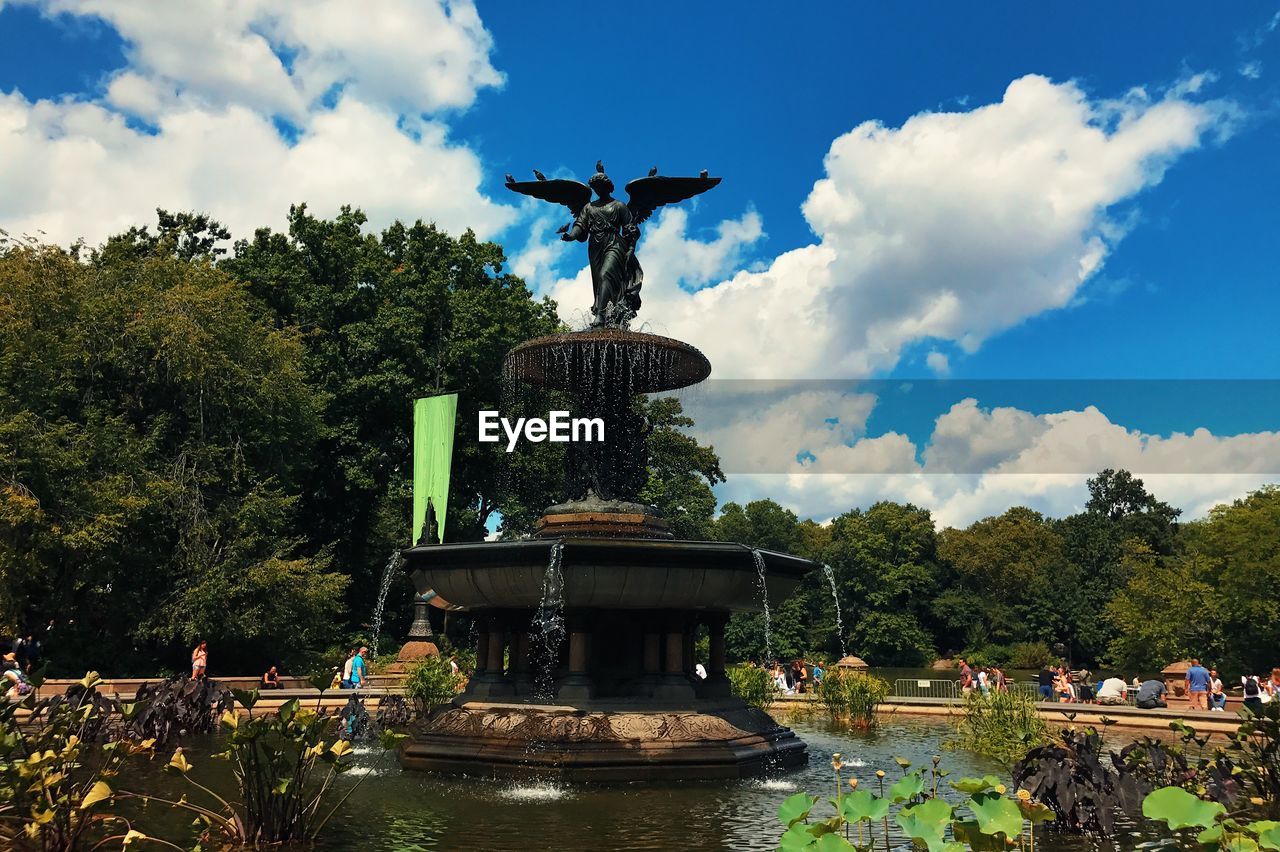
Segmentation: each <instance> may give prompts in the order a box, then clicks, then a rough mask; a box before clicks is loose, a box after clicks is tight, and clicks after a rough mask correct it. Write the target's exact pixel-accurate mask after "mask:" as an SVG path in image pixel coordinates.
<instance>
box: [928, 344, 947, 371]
mask: <svg viewBox="0 0 1280 852" xmlns="http://www.w3.org/2000/svg"><path fill="white" fill-rule="evenodd" d="M924 363H925V366H927V367H928V368H929V369H930V370H932V371H933V373H934V375H935V376H945V375H947V373H950V372H951V359H949V358H948V357H947V355H946V353H945V352H939V351H938V350H936V349H935V350H934V351H932V352H930V353H929V354H928V355H926V356H925V359H924Z"/></svg>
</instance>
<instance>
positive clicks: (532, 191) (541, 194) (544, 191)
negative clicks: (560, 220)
mask: <svg viewBox="0 0 1280 852" xmlns="http://www.w3.org/2000/svg"><path fill="white" fill-rule="evenodd" d="M507 189H509V190H511V191H512V192H518V193H520V194H521V195H530V196H532V197H534V198H537V199H540V200H542V201H552V202H555V203H556V204H563V205H564V206H565V207H568V208H569V211H570V212H571V213H573V215H574V216H577V215H578V214H579V213H581V212H582V208H583V207H585V206H586V204H587V202H588V201H590V200H591V190H590V189H589V188H588V187H587V185H586V184H584V183H578V182H577V181H576V180H522V181H508V182H507Z"/></svg>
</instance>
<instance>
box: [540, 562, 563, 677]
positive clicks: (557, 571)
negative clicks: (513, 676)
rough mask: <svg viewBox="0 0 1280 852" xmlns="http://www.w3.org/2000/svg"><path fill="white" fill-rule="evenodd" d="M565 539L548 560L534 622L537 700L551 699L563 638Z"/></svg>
mask: <svg viewBox="0 0 1280 852" xmlns="http://www.w3.org/2000/svg"><path fill="white" fill-rule="evenodd" d="M563 561H564V539H556V540H555V542H554V543H553V544H552V545H551V555H550V557H549V558H548V559H547V574H546V576H545V577H543V579H542V600H541V601H539V602H538V611H537V613H536V614H535V615H534V618H533V623H534V625H535V626H536V627H537V629H538V634H539V639H540V640H541V641H540V643H539V644H540V645H541V650H542V655H541V656H542V660H541V664H540V665H539V666H538V672H537V675H536V677H537V690H538V697H540V698H544V699H545V698H550V697H551V695H552V692H553V690H554V686H555V670H556V663H557V661H558V660H559V656H560V642H561V641H562V640H563V639H564V572H563V570H562V563H563Z"/></svg>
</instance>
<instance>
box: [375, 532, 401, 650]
mask: <svg viewBox="0 0 1280 852" xmlns="http://www.w3.org/2000/svg"><path fill="white" fill-rule="evenodd" d="M399 568H400V551H398V550H397V551H395V552H394V553H392V554H391V558H390V559H388V560H387V564H386V565H385V566H383V568H382V580H381V581H380V582H379V583H378V600H377V603H375V604H374V605H373V636H371V637H369V650H370V652H371V657H372V659H375V660H376V659H377V658H378V637H379V636H380V635H381V634H382V610H383V608H384V607H385V606H386V605H387V593H388V592H390V591H391V582H392V580H394V579H395V578H396V575H397V574H398V573H399Z"/></svg>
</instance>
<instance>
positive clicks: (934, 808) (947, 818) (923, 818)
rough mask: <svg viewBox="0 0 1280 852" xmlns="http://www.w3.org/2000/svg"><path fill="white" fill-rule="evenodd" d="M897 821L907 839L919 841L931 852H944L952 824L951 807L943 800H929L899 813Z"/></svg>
mask: <svg viewBox="0 0 1280 852" xmlns="http://www.w3.org/2000/svg"><path fill="white" fill-rule="evenodd" d="M897 821H898V825H899V826H900V827H901V828H902V831H903V833H904V834H906V835H907V837H910V838H911V839H913V840H919V841H920V842H921V843H923V844H924V845H925V846H927V847H928V848H929V852H942V850H943V849H944V848H945V846H946V843H947V826H948V825H949V824H950V823H951V805H949V804H948V803H947V802H946V801H945V800H943V799H929V800H928V801H925V802H921V803H920V804H918V805H912V806H910V807H907V808H903V809H902V810H900V811H898V817H897Z"/></svg>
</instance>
